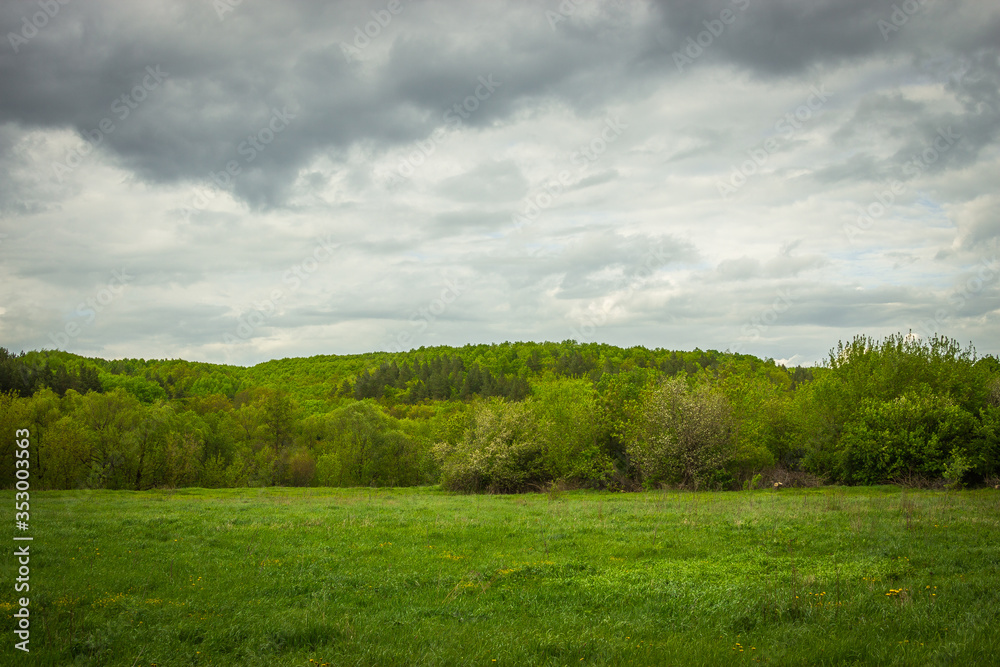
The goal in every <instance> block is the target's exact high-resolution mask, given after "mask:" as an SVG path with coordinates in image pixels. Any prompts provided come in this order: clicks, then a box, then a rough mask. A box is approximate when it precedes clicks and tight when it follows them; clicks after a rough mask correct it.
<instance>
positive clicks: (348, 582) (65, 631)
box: [0, 486, 1000, 667]
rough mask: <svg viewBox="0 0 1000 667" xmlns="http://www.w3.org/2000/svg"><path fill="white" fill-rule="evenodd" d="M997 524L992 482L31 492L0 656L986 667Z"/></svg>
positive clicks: (9, 566) (14, 660)
mask: <svg viewBox="0 0 1000 667" xmlns="http://www.w3.org/2000/svg"><path fill="white" fill-rule="evenodd" d="M998 519H1000V492H997V491H995V490H993V489H981V490H972V491H957V492H945V491H915V490H906V489H900V488H899V487H888V486H886V487H851V488H846V487H823V488H810V489H785V490H781V491H778V492H775V491H750V492H716V493H711V492H709V493H693V492H678V491H648V492H643V493H612V492H607V491H568V492H556V491H553V492H551V493H547V494H546V493H538V494H520V495H471V496H470V495H456V494H450V493H446V492H443V491H441V490H439V489H437V488H434V487H422V488H408V489H326V488H323V489H318V488H313V489H290V488H265V489H221V490H203V489H179V490H175V491H143V492H130V491H73V492H70V491H49V492H40V493H37V494H36V493H33V494H32V534H33V536H34V541H33V542H32V543H31V554H32V556H31V581H30V585H31V591H30V601H31V602H30V613H31V640H30V648H31V652H30V654H24V653H23V652H21V651H17V650H15V649H14V647H13V644H14V642H15V639H14V637H13V634H12V633H10V632H7V633H5V636H6V639H5V641H4V646H3V647H2V649H0V658H2V662H3V664H9V665H59V666H63V665H94V666H97V665H101V666H104V665H108V666H110V665H124V666H131V667H138V666H140V665H146V666H148V665H156V666H164V667H165V666H168V665H300V666H302V667H311V666H315V665H323V664H326V665H386V666H391V665H486V666H487V667H488V666H490V665H517V666H521V665H619V664H621V665H653V666H657V665H719V664H737V665H740V664H746V665H752V664H772V665H796V664H804V665H839V664H880V665H894V664H897V665H949V664H954V665H969V664H996V662H997V661H998V660H1000V633H998V632H997V627H998V626H1000V623H998V619H997V610H998V608H1000V529H998ZM4 553H5V556H4V558H3V562H2V575H3V580H4V581H7V582H13V581H14V579H15V577H16V563H15V559H14V557H13V556H12V553H13V549H12V548H7V549H5V550H4ZM19 595H20V594H15V593H14V592H13V585H10V586H9V587H7V590H6V591H5V592H4V594H3V596H2V597H0V600H2V603H0V604H2V606H3V608H4V610H5V611H6V613H7V614H11V613H13V610H14V609H15V606H14V603H15V600H16V597H17V596H19ZM10 625H12V619H11V620H10V621H8V626H10Z"/></svg>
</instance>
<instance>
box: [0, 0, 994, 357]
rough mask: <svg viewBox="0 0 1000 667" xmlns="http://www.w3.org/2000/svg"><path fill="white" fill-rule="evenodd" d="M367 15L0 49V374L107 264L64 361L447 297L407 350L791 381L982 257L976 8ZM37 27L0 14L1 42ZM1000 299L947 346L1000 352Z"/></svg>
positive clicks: (328, 331) (247, 13) (342, 7)
mask: <svg viewBox="0 0 1000 667" xmlns="http://www.w3.org/2000/svg"><path fill="white" fill-rule="evenodd" d="M904 6H905V11H904V9H898V8H903V7H904ZM385 7H386V5H385V3H378V2H357V3H350V4H344V3H334V4H330V3H325V2H319V1H318V0H316V1H312V0H310V1H308V2H301V3H291V4H288V3H277V2H263V1H262V2H244V3H241V4H240V5H238V6H235V7H233V8H232V11H231V12H227V13H226V14H225V15H224V16H222V17H221V18H220V16H219V15H218V14H217V12H216V10H215V9H214V6H213V4H212V3H210V2H199V3H188V2H181V1H180V0H177V1H173V2H152V1H151V0H142V1H139V2H133V3H125V4H123V3H119V2H113V1H112V0H95V1H94V2H88V3H82V2H81V3H77V2H73V3H69V4H66V5H60V10H59V13H58V14H57V15H56V16H53V17H50V18H49V19H48V20H47V24H46V25H45V26H44V27H42V28H39V29H38V31H37V34H35V35H33V36H31V37H30V38H24V39H23V40H20V41H19V40H15V42H16V44H15V43H11V41H10V39H9V38H7V37H5V39H4V41H3V42H2V43H0V276H2V278H3V282H2V287H0V344H4V345H6V346H8V347H13V348H15V349H19V348H37V347H43V346H47V347H50V346H52V341H51V339H50V337H49V334H50V333H51V332H53V331H56V332H59V331H62V330H63V328H64V327H65V323H67V322H69V321H71V320H72V318H79V317H80V316H79V315H74V312H75V311H76V310H77V305H78V304H79V302H80V301H81V299H86V298H88V297H92V296H93V295H94V294H98V293H99V290H101V289H103V287H102V286H104V285H106V284H107V281H108V280H109V276H110V275H111V273H112V272H113V271H115V270H120V269H121V268H122V267H127V268H128V270H129V271H130V272H133V273H134V274H135V278H134V280H133V281H132V282H130V284H129V285H128V287H127V289H126V290H125V293H124V295H123V296H122V297H121V298H120V299H116V300H115V301H114V303H112V304H111V305H110V306H108V307H107V309H106V310H105V312H102V313H100V317H96V318H95V319H94V321H93V322H92V323H91V324H90V325H88V327H87V328H86V329H85V330H84V331H82V332H81V333H80V334H79V335H78V336H75V337H73V339H72V340H67V345H66V346H67V347H68V348H69V349H72V350H75V351H86V352H87V353H93V354H97V353H100V354H105V355H131V356H145V357H150V356H182V355H183V356H188V357H191V358H200V359H211V360H219V361H229V362H236V363H248V362H252V361H257V360H261V359H263V358H268V357H271V356H287V355H291V354H315V353H328V352H361V351H366V350H368V349H371V348H372V346H373V345H374V346H386V345H389V344H390V343H391V342H392V341H395V340H397V339H398V334H399V333H400V332H407V331H411V329H413V328H414V324H413V318H415V317H421V315H419V314H420V313H421V312H422V310H421V309H427V308H429V307H430V304H433V303H434V300H435V299H438V298H439V296H440V294H441V292H442V290H443V289H447V288H446V285H448V284H453V283H449V281H458V282H460V283H461V284H462V286H463V287H462V289H460V290H459V291H460V294H459V295H458V296H457V297H456V298H455V299H454V300H453V301H452V302H450V303H449V304H448V307H447V308H446V309H444V311H443V312H441V313H439V314H435V315H434V317H433V319H430V320H428V321H426V322H425V323H424V326H422V327H421V331H420V333H419V337H418V338H414V342H413V344H415V345H420V344H432V343H442V342H449V343H455V344H463V343H465V342H478V341H488V340H504V339H510V338H517V337H520V338H530V339H564V338H566V337H569V336H570V335H571V333H570V332H571V331H573V330H577V331H579V330H580V329H579V325H580V323H581V322H585V321H588V320H587V318H591V319H592V320H593V319H594V318H597V316H598V315H600V318H599V319H600V321H601V324H600V326H598V327H596V330H595V333H594V336H595V337H596V339H599V340H606V341H608V342H615V343H618V344H627V345H632V344H644V345H649V346H654V347H655V346H666V347H695V346H699V347H702V348H703V349H704V348H708V347H713V346H714V347H725V346H727V345H729V344H731V343H733V342H738V343H741V344H745V345H746V347H747V350H748V351H751V352H755V353H759V354H763V355H772V356H776V357H777V358H781V359H792V358H794V359H799V360H806V361H812V360H815V359H818V358H820V357H821V356H822V355H823V353H824V352H825V350H827V349H829V347H830V346H831V345H832V344H834V343H835V342H836V339H837V338H838V337H841V338H845V337H849V336H851V335H853V334H854V333H858V332H860V331H867V332H869V333H889V332H894V331H897V330H905V329H908V328H910V327H912V326H914V324H913V323H914V322H920V321H924V320H926V319H927V318H928V317H934V314H935V312H936V311H937V310H939V309H941V308H942V307H945V306H942V304H945V305H947V303H948V298H949V294H950V292H949V290H953V289H955V287H954V285H956V284H958V285H961V284H962V283H961V281H962V280H966V281H967V280H968V278H967V277H965V278H963V276H966V275H967V273H968V271H970V270H972V269H971V268H970V267H975V266H977V264H978V263H979V262H981V261H983V259H984V258H988V257H990V256H991V253H993V252H995V249H996V244H997V239H998V238H1000V222H998V218H997V215H996V210H997V201H996V196H995V195H993V191H994V189H995V184H994V182H995V180H996V178H995V175H996V173H997V168H998V160H1000V158H998V157H997V156H998V153H997V145H998V141H1000V46H998V45H1000V9H998V8H997V7H995V6H993V5H991V4H990V3H982V2H975V1H973V0H964V1H962V0H947V1H944V2H933V3H932V2H920V0H913V2H908V3H901V2H898V0H877V1H875V2H868V1H862V0H849V1H840V0H837V1H835V0H826V1H824V2H818V3H816V2H800V1H793V0H782V1H780V2H770V3H758V2H752V1H751V2H744V0H711V1H710V2H703V3H689V2H681V1H680V0H676V1H671V2H657V3H653V2H646V3H641V2H640V3H622V2H616V1H612V0H608V1H603V0H594V1H593V2H587V3H582V4H581V5H580V6H579V8H578V10H576V11H574V12H573V13H572V15H569V16H564V17H563V18H565V20H563V21H558V22H554V23H553V22H552V21H551V14H547V13H546V12H553V11H555V12H558V11H559V4H558V3H556V2H551V1H549V0H538V1H536V2H532V3H527V4H516V3H500V4H489V3H486V4H471V5H462V6H460V7H459V6H456V5H453V4H451V3H445V2H443V1H442V2H403V3H402V4H401V5H400V7H401V10H400V11H399V13H398V14H394V15H392V17H391V20H389V21H388V22H385V25H378V24H375V23H372V21H373V20H374V19H373V18H372V12H373V11H375V12H379V11H383V10H384V9H385ZM38 11H39V10H38V5H37V3H36V2H34V1H33V0H14V1H11V2H6V3H3V4H2V6H0V35H4V36H7V35H8V34H9V33H13V34H20V33H21V32H22V30H23V29H24V23H23V21H24V18H25V17H28V20H29V21H30V20H31V16H32V15H34V14H35V13H37V12H38ZM900 11H902V12H903V13H902V14H899V12H900ZM727 12H731V13H727ZM366 29H368V31H369V33H370V35H369V36H366V37H365V38H359V37H358V35H359V31H360V34H362V35H364V31H365V30H366ZM376 33H377V34H376ZM689 39H690V40H691V41H689ZM699 41H700V45H699ZM692 43H693V44H695V45H696V47H697V48H695V47H691V44H692ZM15 46H16V49H15ZM689 48H690V49H691V50H690V51H689V50H688V49H689ZM699 49H700V50H699ZM678 54H681V56H682V58H681V60H680V66H679V64H678V63H679V61H678ZM683 58H688V59H689V60H690V62H685V61H684V60H683ZM812 86H822V87H823V88H824V90H828V91H829V93H830V96H829V99H828V100H825V101H823V102H822V103H821V104H819V105H818V106H816V105H814V106H813V107H807V106H803V105H806V104H808V101H809V99H810V98H809V95H810V90H811V87H812ZM796 113H798V114H799V116H798V119H799V121H801V122H798V121H796V122H795V123H790V124H787V125H784V126H782V125H779V124H778V123H777V122H778V121H780V120H781V119H792V120H794V119H795V118H796ZM608 119H617V120H616V121H615V123H620V124H621V129H620V130H619V131H616V132H614V133H610V134H609V131H608V130H607V125H606V123H607V122H608ZM782 128H784V129H782ZM602 133H603V134H602ZM952 139H954V140H952ZM769 140H770V141H772V142H774V143H773V145H772V144H770V143H768V141H769ZM942 142H945V143H944V144H942ZM91 144H93V146H92V145H91ZM227 169H228V173H227ZM740 169H742V170H743V174H742V175H740V173H739V171H738V170H740ZM734 174H736V175H737V177H742V179H743V182H741V183H740V184H739V185H738V186H734V191H733V192H732V193H730V194H729V195H728V196H725V197H723V196H722V195H721V193H720V188H719V183H730V184H731V183H733V180H732V179H733V178H734ZM894 183H895V185H894ZM894 187H895V190H893V188H894ZM887 192H888V193H890V194H889V195H887V194H886V193H887ZM531 206H534V209H531ZM526 211H532V214H531V217H530V220H529V224H527V225H519V223H517V222H516V221H517V220H518V219H519V218H518V217H517V216H521V219H522V220H523V219H524V213H525V212H526ZM861 225H863V226H861ZM324 248H328V250H326V251H324V250H323V249H324ZM949 281H950V282H949ZM455 284H457V283H455ZM995 289H996V286H995V284H994V283H989V284H988V285H985V286H984V287H983V288H982V290H980V291H977V292H976V294H975V295H974V296H975V299H971V298H970V299H966V301H965V302H964V303H963V305H962V307H961V308H957V309H954V312H952V311H948V317H947V318H945V320H944V321H942V322H941V326H942V327H943V331H942V332H943V333H950V334H952V335H956V336H958V337H961V338H963V339H964V338H969V337H971V336H976V339H977V343H978V344H979V346H980V348H981V349H982V350H984V351H992V352H1000V340H998V338H997V335H996V331H997V330H1000V329H997V328H996V327H993V328H991V326H990V325H991V324H995V323H996V322H997V319H998V312H997V303H996V298H995V297H996V292H995ZM779 293H782V294H785V293H791V294H793V295H794V296H793V297H792V299H793V301H794V305H793V306H792V307H790V308H788V309H787V310H786V311H783V312H782V313H781V316H780V317H779V318H778V319H777V321H775V322H774V324H773V325H771V326H770V327H769V328H768V329H767V330H766V331H765V330H760V331H757V335H756V336H748V335H746V334H744V333H742V332H743V329H744V327H745V326H747V325H748V323H749V322H752V321H753V318H755V317H759V316H760V314H761V313H762V312H766V309H767V308H770V307H771V306H772V304H773V302H774V299H775V298H778V297H777V295H778V294H779ZM275 294H278V295H279V296H278V297H277V301H276V302H275V304H276V305H275V306H274V308H273V309H271V308H269V307H268V308H265V309H266V310H268V315H267V317H266V318H265V321H263V322H262V323H260V324H259V325H258V326H255V327H254V328H253V331H252V332H251V333H250V335H248V336H247V337H246V338H245V340H241V341H240V342H237V343H225V342H224V340H223V339H224V335H226V334H229V333H231V332H233V331H235V329H236V327H237V326H238V325H239V323H240V321H241V320H240V318H246V317H247V316H248V314H251V313H253V312H255V311H258V310H260V309H261V308H263V307H264V305H266V302H267V301H268V300H269V299H273V298H275V297H274V295H275ZM262 304H264V305H262ZM588 330H589V329H588Z"/></svg>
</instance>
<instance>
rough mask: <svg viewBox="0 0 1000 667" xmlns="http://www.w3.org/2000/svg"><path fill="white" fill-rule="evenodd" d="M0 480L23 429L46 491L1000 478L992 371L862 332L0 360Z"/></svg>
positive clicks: (997, 394)
mask: <svg viewBox="0 0 1000 667" xmlns="http://www.w3.org/2000/svg"><path fill="white" fill-rule="evenodd" d="M0 424H3V427H4V430H3V433H2V440H0V475H3V479H4V483H5V484H6V485H7V486H10V485H12V484H13V481H14V479H13V472H14V470H15V468H14V437H13V434H14V430H15V429H20V428H28V429H29V430H30V431H31V434H32V435H31V437H32V445H31V456H32V459H31V466H32V480H33V484H34V485H37V486H40V487H41V488H51V489H72V488H110V489H140V490H141V489H149V488H156V487H177V486H204V487H234V486H270V485H295V486H309V485H324V486H372V485H374V486H406V485H419V484H436V483H439V484H441V485H442V486H444V487H445V488H448V489H453V490H457V491H466V492H517V491H525V490H531V489H540V488H547V487H548V486H549V485H551V484H553V483H563V484H567V485H573V486H586V487H594V488H611V489H637V488H643V487H646V488H655V487H658V486H661V485H669V486H683V487H687V488H713V489H725V488H740V487H741V486H743V485H745V484H747V483H748V482H750V481H752V480H754V479H759V478H756V477H755V476H756V475H759V474H761V473H763V472H767V471H776V470H778V471H785V472H790V473H803V474H805V473H807V474H809V475H812V476H814V477H816V478H818V479H822V480H824V481H827V482H831V483H846V484H874V483H883V482H891V481H904V480H908V481H914V480H917V481H920V480H924V481H928V482H933V481H934V480H945V481H947V482H948V483H950V484H956V485H957V484H967V483H980V482H983V481H987V480H991V479H993V478H995V477H996V476H997V475H1000V362H998V360H997V359H996V358H995V357H992V356H984V357H979V356H977V355H976V352H975V350H974V349H973V348H972V347H971V346H969V347H966V348H962V347H961V346H960V345H959V344H958V343H957V342H956V341H954V340H951V339H948V338H945V337H934V338H930V339H918V338H916V337H914V336H904V335H895V336H889V337H887V338H885V339H882V340H876V339H873V338H869V337H866V336H858V337H856V338H855V339H853V340H852V341H849V342H846V343H844V342H840V343H838V345H837V346H836V347H835V348H834V349H832V350H831V351H830V355H829V357H828V358H827V360H826V361H825V363H824V364H823V365H822V366H818V367H812V368H802V367H795V368H786V367H784V366H782V365H779V364H776V363H775V362H774V361H773V360H770V359H758V358H756V357H753V356H750V355H742V354H732V353H728V352H717V351H713V350H709V351H701V350H694V351H689V352H681V351H670V350H663V349H655V350H649V349H646V348H642V347H634V348H619V347H615V346H610V345H601V344H593V343H591V344H579V343H576V342H574V341H564V342H562V343H502V344H496V345H468V346H465V347H462V348H453V347H435V348H420V349H418V350H412V351H410V352H403V353H394V354H390V353H372V354H367V355H343V356H335V355H323V356H317V357H311V358H300V359H282V360H274V361H270V362H266V363H263V364H258V365H257V366H253V367H250V368H242V367H237V366H224V365H216V364H206V363H199V362H188V361H183V360H145V359H122V360H104V359H94V358H85V357H81V356H78V355H73V354H70V353H66V352H60V351H33V352H27V353H20V354H12V353H10V352H8V351H7V350H6V349H4V348H0Z"/></svg>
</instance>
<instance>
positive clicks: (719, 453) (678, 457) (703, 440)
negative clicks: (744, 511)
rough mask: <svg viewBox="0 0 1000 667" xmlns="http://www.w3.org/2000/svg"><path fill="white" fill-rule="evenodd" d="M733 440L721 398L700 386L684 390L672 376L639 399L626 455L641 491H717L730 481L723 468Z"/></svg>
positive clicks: (727, 410)
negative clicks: (675, 487)
mask: <svg viewBox="0 0 1000 667" xmlns="http://www.w3.org/2000/svg"><path fill="white" fill-rule="evenodd" d="M734 441H735V438H734V429H733V417H732V411H731V409H730V407H729V403H728V402H727V401H726V399H725V397H724V396H722V395H721V394H719V393H718V392H715V391H712V390H711V389H709V388H707V387H704V386H699V387H697V388H696V389H694V390H693V391H688V388H687V384H686V383H685V381H684V380H681V379H677V378H674V379H670V380H666V381H665V382H663V383H662V384H661V385H660V386H659V387H656V388H654V389H653V390H651V391H648V392H647V393H646V395H645V396H644V398H643V407H642V413H641V417H640V419H639V424H638V428H637V429H636V432H635V435H634V437H633V439H632V441H631V443H630V446H629V455H630V456H631V458H632V460H633V461H634V462H635V464H636V467H637V468H638V470H639V472H640V475H641V477H642V482H643V484H644V485H645V486H647V487H652V486H656V485H658V484H682V485H685V486H693V487H695V488H700V487H716V488H717V487H721V486H728V485H729V484H731V483H732V475H731V473H730V472H729V471H728V470H727V469H726V466H727V465H728V464H730V463H731V461H732V455H733V450H734Z"/></svg>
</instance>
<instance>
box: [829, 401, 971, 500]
mask: <svg viewBox="0 0 1000 667" xmlns="http://www.w3.org/2000/svg"><path fill="white" fill-rule="evenodd" d="M975 431H976V420H975V418H974V417H973V416H972V415H971V414H969V413H968V412H966V411H965V410H963V409H962V408H961V407H959V406H957V405H955V404H954V403H953V402H952V401H951V400H950V399H948V398H946V397H944V396H939V395H936V394H931V393H921V394H917V393H907V394H904V395H903V396H900V397H899V398H896V399H893V400H891V401H867V402H865V404H864V405H863V406H862V407H861V409H860V411H859V414H858V415H857V416H856V418H855V420H854V421H852V422H850V423H849V424H848V425H847V427H846V429H845V430H844V434H843V437H842V438H841V447H842V450H841V454H840V462H839V465H838V468H837V470H836V471H835V472H836V474H837V476H838V477H839V478H840V479H841V480H843V481H845V482H849V483H863V484H878V483H882V482H885V481H888V480H890V479H893V478H895V477H899V476H906V475H908V474H909V475H912V474H915V475H918V476H924V477H940V476H941V475H942V474H943V473H944V472H945V466H946V464H947V463H948V462H949V461H954V460H955V457H956V456H958V457H960V458H962V459H965V460H967V458H968V456H969V455H970V453H971V452H970V451H969V449H971V445H972V444H973V435H974V434H975ZM953 470H955V471H957V470H958V466H955V465H954V463H953ZM963 473H964V471H963Z"/></svg>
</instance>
